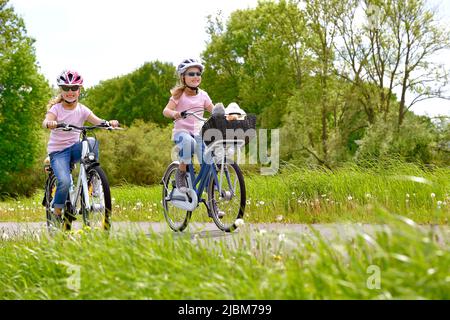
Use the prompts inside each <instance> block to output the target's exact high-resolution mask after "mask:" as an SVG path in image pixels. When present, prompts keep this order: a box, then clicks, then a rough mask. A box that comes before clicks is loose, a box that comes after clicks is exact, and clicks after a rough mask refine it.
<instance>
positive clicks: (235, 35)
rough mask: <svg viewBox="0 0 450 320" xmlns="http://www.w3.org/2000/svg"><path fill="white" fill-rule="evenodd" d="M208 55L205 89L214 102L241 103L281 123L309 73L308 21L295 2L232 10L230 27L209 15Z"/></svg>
mask: <svg viewBox="0 0 450 320" xmlns="http://www.w3.org/2000/svg"><path fill="white" fill-rule="evenodd" d="M207 32H208V34H209V36H210V41H209V43H208V45H207V48H206V50H205V51H204V53H203V54H202V56H203V59H204V60H205V62H206V66H207V72H205V79H204V80H205V87H206V88H207V89H208V92H210V93H211V96H212V98H213V100H219V101H222V102H224V103H225V104H227V103H229V102H231V101H236V102H238V103H240V104H242V107H243V108H244V109H245V110H247V111H249V112H252V113H257V114H259V115H260V117H259V118H260V124H261V125H262V126H264V127H266V128H273V127H278V126H279V125H280V124H281V117H282V115H283V113H284V111H285V107H286V103H287V100H288V99H289V97H291V96H292V95H293V93H294V90H295V88H297V87H300V86H301V84H302V81H303V80H302V79H303V77H304V75H305V74H308V72H309V69H308V66H307V61H308V54H307V48H306V47H305V46H304V40H303V39H304V38H305V33H306V28H305V21H304V19H303V16H302V13H301V11H300V10H299V8H298V6H297V3H296V2H295V1H280V2H278V3H274V2H260V3H259V4H258V6H257V7H256V8H255V9H247V10H238V11H235V12H233V13H232V14H231V16H230V19H229V20H228V22H227V24H226V26H225V24H224V23H222V22H220V21H219V20H218V19H217V18H216V20H215V21H213V20H212V19H211V18H210V19H209V27H208V30H207Z"/></svg>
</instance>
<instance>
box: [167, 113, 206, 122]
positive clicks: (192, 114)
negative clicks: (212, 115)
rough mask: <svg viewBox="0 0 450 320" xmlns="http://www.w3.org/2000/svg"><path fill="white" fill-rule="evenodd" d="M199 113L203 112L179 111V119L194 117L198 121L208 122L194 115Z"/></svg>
mask: <svg viewBox="0 0 450 320" xmlns="http://www.w3.org/2000/svg"><path fill="white" fill-rule="evenodd" d="M199 112H203V110H200V111H194V112H187V111H181V112H180V115H181V118H182V119H186V118H187V117H188V116H194V117H196V118H197V119H198V120H200V121H206V120H208V119H206V118H202V117H200V116H198V115H196V113H199ZM175 121H176V120H175Z"/></svg>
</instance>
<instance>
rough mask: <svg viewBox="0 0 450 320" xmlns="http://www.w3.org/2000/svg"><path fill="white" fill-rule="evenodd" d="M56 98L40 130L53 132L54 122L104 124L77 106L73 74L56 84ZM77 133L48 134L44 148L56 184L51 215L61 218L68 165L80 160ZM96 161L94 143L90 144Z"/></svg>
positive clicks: (79, 82)
mask: <svg viewBox="0 0 450 320" xmlns="http://www.w3.org/2000/svg"><path fill="white" fill-rule="evenodd" d="M56 82H57V84H58V86H59V88H60V94H59V95H58V97H57V98H56V99H55V100H52V101H50V103H49V110H48V111H47V114H46V116H45V119H44V121H43V122H42V126H43V127H44V128H47V129H55V128H56V126H57V124H58V122H64V123H67V124H72V125H76V126H83V124H84V122H85V121H88V122H90V123H92V124H94V125H99V124H102V123H104V122H105V120H102V119H100V118H99V117H97V116H96V115H95V114H94V113H93V112H92V111H91V110H90V109H89V108H88V107H86V106H84V105H82V104H81V103H79V102H78V98H79V95H80V88H81V87H82V86H83V78H82V77H81V75H80V74H78V72H76V71H72V70H65V71H63V72H62V73H61V74H60V75H59V76H58V78H57V80H56ZM109 124H110V125H111V126H112V127H118V126H119V122H118V121H117V120H111V121H109ZM79 140H80V132H77V131H59V130H52V131H51V133H50V139H49V141H48V145H47V153H48V154H49V157H50V165H51V167H52V169H53V172H54V174H55V176H56V178H57V180H58V184H57V188H56V193H55V197H54V202H53V208H54V213H55V215H57V216H61V215H62V209H63V208H64V204H65V202H66V199H67V195H68V193H69V188H70V184H71V177H70V165H71V163H76V162H79V161H80V159H81V143H80V141H79ZM92 146H93V147H94V152H95V154H96V157H97V158H98V143H97V142H94V143H93V144H92Z"/></svg>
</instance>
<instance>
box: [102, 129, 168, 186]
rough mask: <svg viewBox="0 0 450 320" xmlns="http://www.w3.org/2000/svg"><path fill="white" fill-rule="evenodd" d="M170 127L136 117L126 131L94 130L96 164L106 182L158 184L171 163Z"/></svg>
mask: <svg viewBox="0 0 450 320" xmlns="http://www.w3.org/2000/svg"><path fill="white" fill-rule="evenodd" d="M171 129H172V128H171V126H167V127H165V128H162V127H160V126H158V125H156V124H153V123H144V122H143V121H142V120H136V121H135V122H134V123H133V125H132V126H131V127H129V128H126V130H123V131H114V132H102V133H98V134H97V138H98V140H99V143H100V144H99V146H100V163H101V166H102V167H103V169H104V170H105V172H106V174H107V176H108V178H109V180H110V182H111V183H112V184H118V183H133V184H138V185H148V184H154V183H158V182H159V181H160V180H161V178H162V175H163V173H164V170H165V169H166V167H167V166H168V165H169V164H170V162H171V150H172V147H173V143H172V140H171V133H172V131H171Z"/></svg>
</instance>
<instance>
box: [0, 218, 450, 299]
mask: <svg viewBox="0 0 450 320" xmlns="http://www.w3.org/2000/svg"><path fill="white" fill-rule="evenodd" d="M377 211H378V214H379V216H383V217H384V218H383V219H384V220H383V221H384V222H387V224H386V226H385V228H384V229H382V230H380V231H379V232H377V233H375V234H370V235H369V234H364V233H363V234H360V235H357V236H355V237H354V238H353V239H351V240H345V237H344V236H345V235H343V237H342V238H337V239H328V238H323V237H322V236H321V235H320V234H315V235H304V236H299V235H298V234H295V235H291V234H281V233H269V232H262V231H263V230H260V231H259V232H256V233H255V232H254V233H251V228H245V226H244V228H243V229H241V231H240V232H239V233H235V234H233V235H232V236H226V237H225V236H224V237H222V238H217V237H214V238H213V237H208V236H207V235H206V236H205V235H204V234H202V235H201V236H199V234H198V233H197V234H182V235H179V234H174V233H163V234H151V235H145V234H144V233H124V234H113V235H111V236H110V237H107V236H105V234H99V233H95V232H87V233H84V232H77V233H73V234H66V235H61V236H59V237H57V238H54V239H48V238H46V237H44V236H43V235H39V234H34V235H29V236H25V237H21V238H16V239H9V240H5V237H4V238H3V240H0V249H1V252H2V258H1V259H0V274H1V275H2V276H1V277H0V296H1V297H2V298H3V299H230V300H234V299H267V300H270V299H449V298H450V290H449V289H450V277H449V274H448V266H449V265H450V254H449V252H450V251H449V246H448V242H447V239H448V238H446V237H444V238H439V237H437V234H436V233H434V232H433V231H432V229H429V228H426V229H424V228H421V227H420V226H418V225H416V224H414V223H413V222H412V221H410V220H408V219H405V218H397V217H393V216H392V215H390V214H386V212H384V211H383V210H381V209H377ZM443 230H444V231H443V232H448V230H447V229H443Z"/></svg>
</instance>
